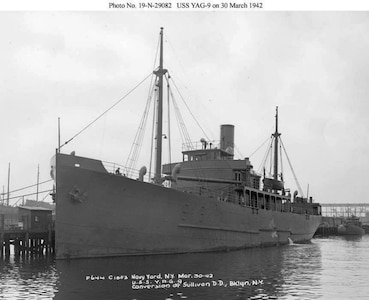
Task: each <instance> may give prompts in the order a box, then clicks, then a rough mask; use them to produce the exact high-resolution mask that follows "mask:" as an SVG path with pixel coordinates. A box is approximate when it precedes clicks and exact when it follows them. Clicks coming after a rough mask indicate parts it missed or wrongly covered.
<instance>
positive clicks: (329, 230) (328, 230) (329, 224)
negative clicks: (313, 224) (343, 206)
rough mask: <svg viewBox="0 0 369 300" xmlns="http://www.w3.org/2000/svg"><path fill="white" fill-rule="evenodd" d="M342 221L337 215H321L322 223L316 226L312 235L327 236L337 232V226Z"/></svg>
mask: <svg viewBox="0 0 369 300" xmlns="http://www.w3.org/2000/svg"><path fill="white" fill-rule="evenodd" d="M342 222H343V218H339V217H323V218H322V223H321V224H320V226H319V227H318V229H317V231H316V232H315V235H314V236H329V235H337V234H338V226H339V225H341V224H342Z"/></svg>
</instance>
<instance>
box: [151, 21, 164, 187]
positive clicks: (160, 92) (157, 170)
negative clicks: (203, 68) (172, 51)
mask: <svg viewBox="0 0 369 300" xmlns="http://www.w3.org/2000/svg"><path fill="white" fill-rule="evenodd" d="M163 29H164V28H163V27H161V28H160V60H159V68H158V69H157V70H156V71H154V74H155V75H156V76H157V79H158V84H157V86H158V105H157V125H156V147H155V149H156V155H155V156H156V159H155V177H154V182H155V183H160V179H161V156H162V139H163V77H164V75H165V73H166V72H167V70H165V69H164V68H163Z"/></svg>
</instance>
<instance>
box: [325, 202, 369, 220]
mask: <svg viewBox="0 0 369 300" xmlns="http://www.w3.org/2000/svg"><path fill="white" fill-rule="evenodd" d="M320 205H321V207H322V215H323V216H326V217H351V216H352V215H354V216H357V217H363V216H365V215H366V213H369V203H320Z"/></svg>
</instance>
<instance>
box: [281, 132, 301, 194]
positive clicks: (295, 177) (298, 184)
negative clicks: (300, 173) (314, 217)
mask: <svg viewBox="0 0 369 300" xmlns="http://www.w3.org/2000/svg"><path fill="white" fill-rule="evenodd" d="M279 140H280V141H281V145H282V147H283V151H284V153H285V155H286V157H287V161H288V164H289V166H290V168H291V171H292V174H293V177H294V179H295V182H296V185H297V189H298V190H299V193H300V195H301V196H302V197H304V193H303V192H302V188H301V186H300V183H299V181H298V180H297V176H296V173H295V171H294V169H293V167H292V164H291V161H290V159H289V157H288V155H287V151H286V148H285V147H284V144H283V142H282V139H281V138H279Z"/></svg>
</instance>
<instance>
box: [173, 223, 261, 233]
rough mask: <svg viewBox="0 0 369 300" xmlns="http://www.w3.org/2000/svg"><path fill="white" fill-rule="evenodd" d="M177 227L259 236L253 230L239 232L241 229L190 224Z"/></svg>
mask: <svg viewBox="0 0 369 300" xmlns="http://www.w3.org/2000/svg"><path fill="white" fill-rule="evenodd" d="M178 226H179V227H189V228H197V229H209V230H221V231H234V232H244V233H252V234H259V231H255V230H241V229H231V228H222V227H212V226H198V225H190V224H178Z"/></svg>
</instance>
